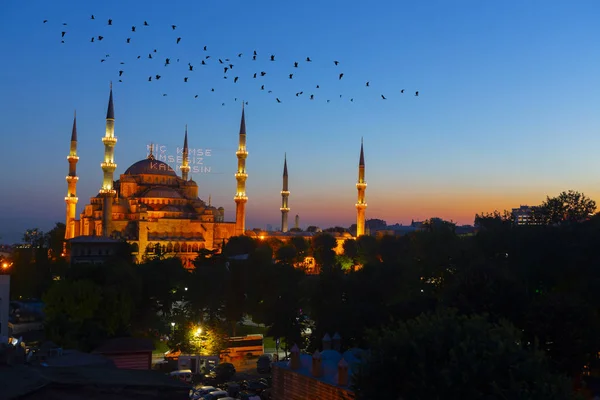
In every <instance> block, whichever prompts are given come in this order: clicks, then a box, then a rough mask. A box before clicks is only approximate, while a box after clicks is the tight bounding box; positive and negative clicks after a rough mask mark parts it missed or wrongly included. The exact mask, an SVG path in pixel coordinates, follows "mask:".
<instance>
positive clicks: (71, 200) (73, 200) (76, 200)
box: [65, 196, 79, 203]
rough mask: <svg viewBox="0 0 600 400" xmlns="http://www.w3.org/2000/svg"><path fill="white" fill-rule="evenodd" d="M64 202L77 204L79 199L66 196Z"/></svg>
mask: <svg viewBox="0 0 600 400" xmlns="http://www.w3.org/2000/svg"><path fill="white" fill-rule="evenodd" d="M65 201H66V202H67V203H77V202H78V201H79V198H77V197H75V196H67V197H65Z"/></svg>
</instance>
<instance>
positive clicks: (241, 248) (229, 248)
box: [223, 235, 257, 257]
mask: <svg viewBox="0 0 600 400" xmlns="http://www.w3.org/2000/svg"><path fill="white" fill-rule="evenodd" d="M256 246H257V242H256V240H255V239H253V238H251V237H249V236H244V235H242V236H232V237H231V238H229V241H228V242H227V243H226V244H225V248H224V249H223V254H224V255H225V256H227V257H231V256H239V255H242V254H250V253H252V252H253V251H254V250H255V249H256Z"/></svg>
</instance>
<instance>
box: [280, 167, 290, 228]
mask: <svg viewBox="0 0 600 400" xmlns="http://www.w3.org/2000/svg"><path fill="white" fill-rule="evenodd" d="M288 197H290V191H289V190H288V171H287V155H284V156H283V189H282V190H281V208H280V210H281V232H287V231H288V213H289V212H290V207H289V205H288Z"/></svg>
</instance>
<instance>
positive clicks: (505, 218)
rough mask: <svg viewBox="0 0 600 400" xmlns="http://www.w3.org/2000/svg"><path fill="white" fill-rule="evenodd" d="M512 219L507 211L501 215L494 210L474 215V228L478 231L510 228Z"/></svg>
mask: <svg viewBox="0 0 600 400" xmlns="http://www.w3.org/2000/svg"><path fill="white" fill-rule="evenodd" d="M513 220H514V217H513V215H512V213H511V212H510V211H508V210H504V211H503V212H502V213H500V211H498V210H494V211H492V212H491V213H486V212H482V213H481V214H475V227H476V228H479V229H498V228H501V227H511V226H512V224H513Z"/></svg>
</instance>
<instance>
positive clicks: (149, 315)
mask: <svg viewBox="0 0 600 400" xmlns="http://www.w3.org/2000/svg"><path fill="white" fill-rule="evenodd" d="M580 214H581V215H579V217H569V218H564V219H562V220H559V221H552V223H551V224H540V225H533V226H515V225H514V224H513V223H512V219H511V218H509V217H507V216H506V215H504V216H503V215H502V214H500V213H492V214H486V215H478V217H477V221H476V224H477V226H478V227H479V230H478V232H477V234H475V235H472V236H459V235H457V234H456V233H455V230H454V225H453V224H451V223H445V222H441V223H431V224H425V229H423V230H420V231H417V232H413V233H410V234H407V235H405V236H400V237H395V236H381V237H377V238H375V237H372V236H362V237H359V238H358V239H356V240H354V239H348V240H346V242H345V243H344V246H343V248H344V254H336V253H335V251H334V249H335V248H336V246H337V243H336V239H335V238H334V237H333V236H331V235H330V234H329V233H326V232H324V233H319V234H316V235H315V236H313V237H312V239H311V240H310V241H308V240H306V239H304V238H302V237H294V238H292V239H291V240H290V241H289V242H286V243H284V242H281V241H278V240H276V239H266V240H258V239H252V238H250V237H245V236H242V237H233V238H231V239H230V240H229V242H228V243H227V244H226V246H225V248H224V250H223V253H221V254H218V253H216V252H212V251H208V250H202V251H201V252H200V253H199V255H198V258H197V259H196V261H195V269H193V270H191V271H187V270H185V269H184V268H183V267H182V265H181V262H180V261H179V260H178V259H176V258H168V255H164V256H160V255H159V256H156V257H155V258H153V259H152V258H149V259H148V260H147V261H146V262H145V263H143V264H140V265H133V264H131V263H130V262H128V261H126V260H125V259H119V260H114V261H113V262H109V263H107V264H105V265H103V266H94V267H92V266H89V267H88V266H79V265H78V266H76V267H72V268H69V269H67V270H66V272H64V274H63V276H62V277H61V280H60V281H53V282H51V284H50V285H48V286H49V289H48V290H46V291H45V294H44V297H43V298H44V301H45V302H46V315H47V323H46V327H47V332H48V334H49V337H50V338H51V339H52V340H55V341H56V342H57V343H59V344H63V345H70V346H73V347H78V348H82V349H90V348H92V347H93V346H94V345H97V344H98V343H99V342H100V341H101V340H103V339H105V338H107V337H111V336H119V335H146V336H147V335H159V334H165V333H167V334H168V333H169V332H174V333H175V334H174V335H173V336H174V337H173V338H172V340H171V343H170V344H171V346H172V347H176V348H180V349H182V350H190V344H189V340H187V339H186V337H187V336H186V335H187V332H188V331H189V330H190V329H191V327H192V326H193V324H202V326H206V327H210V329H212V331H213V332H217V333H227V334H229V335H235V334H236V329H237V328H238V323H239V322H240V321H241V320H242V318H243V317H244V316H245V315H248V316H250V317H251V318H252V320H253V321H254V322H258V323H263V324H265V325H266V326H267V327H268V334H269V335H271V336H274V337H279V338H281V339H282V343H283V345H284V347H286V348H288V349H289V348H290V347H291V346H292V345H293V344H298V345H299V346H300V347H301V348H303V349H304V350H306V351H310V352H312V351H314V350H316V349H320V348H321V338H322V337H323V336H324V335H325V334H326V333H329V334H330V335H331V334H333V333H334V332H338V333H339V334H340V335H341V337H342V346H343V348H351V347H361V348H367V349H370V350H371V357H370V358H369V362H368V363H365V365H368V367H363V368H361V369H360V370H359V372H358V373H357V375H356V376H355V389H356V392H357V396H358V398H362V399H368V398H372V397H370V396H371V395H370V394H369V393H372V394H377V395H381V394H389V395H391V396H395V397H394V398H396V397H402V398H406V399H425V398H427V399H434V398H465V399H471V398H473V399H475V398H490V399H492V398H494V399H495V398H515V399H565V398H570V396H571V392H570V391H571V389H570V386H571V385H570V384H568V382H569V379H574V380H577V378H579V377H581V376H582V374H583V373H584V372H586V371H593V370H594V369H595V368H596V364H597V359H598V353H599V351H600V326H599V319H598V310H599V309H600V268H599V266H600V246H598V243H600V217H599V216H593V217H587V214H588V210H587V209H586V210H584V211H582V213H580ZM563 215H567V214H566V213H564V214H563ZM245 255H247V257H246V256H245ZM306 256H313V257H314V258H315V260H316V262H317V264H318V266H319V271H320V273H319V274H318V275H307V274H305V272H304V271H303V270H302V268H301V267H298V266H299V265H301V262H302V261H303V260H304V258H305V257H306ZM355 266H356V267H355ZM171 322H175V324H176V325H175V328H173V327H172V326H171ZM307 327H310V328H311V330H312V333H311V334H310V335H309V336H308V337H306V336H304V335H303V334H302V332H305V329H306V328H307ZM191 350H193V349H191ZM402 371H403V372H402ZM456 371H462V372H461V373H460V374H459V373H458V372H456ZM507 371H509V372H507ZM510 371H512V372H510ZM398 374H400V375H402V379H400V378H399V375H398ZM474 382H480V383H478V384H474ZM371 388H376V391H375V392H369V389H371ZM486 396H487V397H486Z"/></svg>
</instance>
